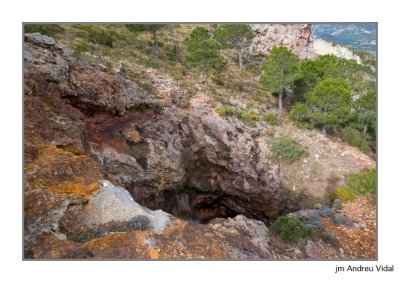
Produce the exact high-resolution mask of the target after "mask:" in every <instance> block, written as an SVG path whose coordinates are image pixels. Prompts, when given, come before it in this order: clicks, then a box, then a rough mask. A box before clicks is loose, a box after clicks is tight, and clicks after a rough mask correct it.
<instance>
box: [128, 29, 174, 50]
mask: <svg viewBox="0 0 400 283" xmlns="http://www.w3.org/2000/svg"><path fill="white" fill-rule="evenodd" d="M125 26H126V28H127V29H128V30H129V31H131V32H141V31H149V32H151V33H152V34H153V48H154V54H155V55H156V56H158V55H160V48H159V46H158V45H159V44H158V38H157V31H158V30H160V29H162V28H163V27H164V26H166V25H165V24H127V25H125Z"/></svg>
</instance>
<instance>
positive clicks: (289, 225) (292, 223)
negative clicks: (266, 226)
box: [270, 216, 308, 242]
mask: <svg viewBox="0 0 400 283" xmlns="http://www.w3.org/2000/svg"><path fill="white" fill-rule="evenodd" d="M270 230H271V232H272V233H275V234H277V235H279V237H280V238H281V239H282V240H283V241H285V242H298V241H299V240H300V239H302V238H304V237H305V236H307V234H308V231H307V227H306V226H305V225H304V224H303V222H301V221H300V220H298V219H296V218H292V217H287V216H281V217H279V218H278V219H277V220H276V221H275V222H274V223H273V224H272V225H271V227H270Z"/></svg>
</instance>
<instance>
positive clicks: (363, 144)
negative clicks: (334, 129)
mask: <svg viewBox="0 0 400 283" xmlns="http://www.w3.org/2000/svg"><path fill="white" fill-rule="evenodd" d="M342 140H343V141H345V142H347V143H348V144H350V145H352V146H354V147H357V148H359V149H360V150H361V151H363V152H367V151H368V143H367V141H366V139H365V138H364V137H363V136H362V135H361V133H360V132H358V131H357V130H355V129H353V128H348V127H347V128H344V129H343V130H342Z"/></svg>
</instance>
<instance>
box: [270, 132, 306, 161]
mask: <svg viewBox="0 0 400 283" xmlns="http://www.w3.org/2000/svg"><path fill="white" fill-rule="evenodd" d="M307 154H308V151H307V149H306V148H304V147H303V146H301V145H299V144H298V143H296V142H295V141H294V140H292V139H291V138H289V137H286V136H283V137H280V138H276V139H274V140H272V142H271V157H272V159H274V160H282V161H284V162H285V163H287V164H291V163H293V162H295V161H297V160H299V159H300V157H302V156H303V155H307Z"/></svg>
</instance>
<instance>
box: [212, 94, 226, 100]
mask: <svg viewBox="0 0 400 283" xmlns="http://www.w3.org/2000/svg"><path fill="white" fill-rule="evenodd" d="M212 97H213V99H214V100H215V101H218V102H223V101H225V99H224V97H223V96H222V95H220V94H214V95H213V96H212Z"/></svg>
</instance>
